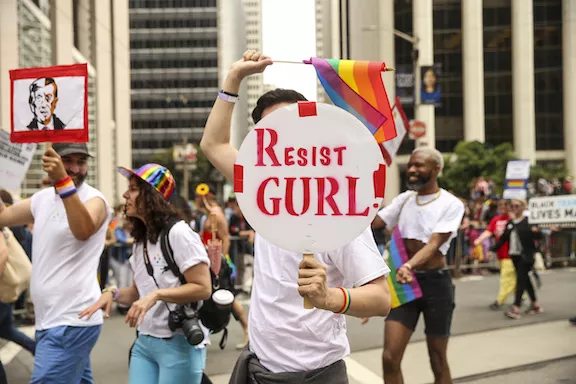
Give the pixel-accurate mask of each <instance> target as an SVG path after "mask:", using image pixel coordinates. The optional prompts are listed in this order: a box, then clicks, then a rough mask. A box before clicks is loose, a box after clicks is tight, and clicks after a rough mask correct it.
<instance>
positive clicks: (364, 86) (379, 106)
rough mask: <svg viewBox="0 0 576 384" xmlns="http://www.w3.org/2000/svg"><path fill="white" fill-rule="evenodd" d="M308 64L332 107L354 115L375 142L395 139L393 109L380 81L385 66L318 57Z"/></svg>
mask: <svg viewBox="0 0 576 384" xmlns="http://www.w3.org/2000/svg"><path fill="white" fill-rule="evenodd" d="M310 63H311V64H312V65H313V66H314V68H315V69H316V73H317V75H318V79H319V80H320V83H321V84H322V86H323V87H324V90H325V91H326V94H327V95H328V97H330V100H332V102H333V103H334V105H336V106H337V107H340V108H342V109H344V110H346V111H348V112H350V113H351V114H353V115H354V116H356V117H357V118H358V119H359V120H360V121H361V122H362V123H363V124H364V125H365V126H366V128H368V130H369V131H370V132H371V133H372V134H373V135H374V138H375V139H376V141H377V142H378V143H383V142H385V141H388V140H391V139H393V138H395V137H396V127H395V124H394V119H393V118H392V109H391V108H390V102H389V100H388V95H387V94H386V89H385V88H384V83H383V82H382V71H383V70H385V69H386V64H384V63H382V62H373V61H357V60H333V59H328V60H327V59H321V58H317V57H313V58H311V59H310Z"/></svg>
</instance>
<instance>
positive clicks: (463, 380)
mask: <svg viewBox="0 0 576 384" xmlns="http://www.w3.org/2000/svg"><path fill="white" fill-rule="evenodd" d="M574 358H576V354H574V355H569V356H563V357H558V358H555V359H549V360H544V361H539V362H537V363H530V364H524V365H518V366H516V367H510V368H505V369H498V370H495V371H490V372H484V373H479V374H477V375H470V376H463V377H458V378H455V379H453V382H454V383H470V382H474V381H475V380H479V379H486V378H490V377H494V376H500V375H502V374H506V373H513V372H518V371H526V370H531V369H537V368H542V367H545V366H546V365H548V364H552V363H557V362H561V361H564V360H570V359H574ZM430 384H433V383H430Z"/></svg>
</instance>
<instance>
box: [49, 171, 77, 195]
mask: <svg viewBox="0 0 576 384" xmlns="http://www.w3.org/2000/svg"><path fill="white" fill-rule="evenodd" d="M54 186H55V187H56V192H58V194H59V195H60V197H61V198H62V199H64V198H66V197H68V196H72V195H73V194H75V193H76V186H75V185H74V182H73V181H72V178H71V177H70V176H66V177H65V178H63V179H62V180H60V181H57V182H56V183H55V184H54Z"/></svg>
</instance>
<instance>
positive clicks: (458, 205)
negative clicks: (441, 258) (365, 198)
mask: <svg viewBox="0 0 576 384" xmlns="http://www.w3.org/2000/svg"><path fill="white" fill-rule="evenodd" d="M435 197H436V193H434V194H432V195H425V196H418V202H419V203H420V204H425V203H427V202H430V201H431V200H433V199H434V198H435ZM378 216H380V218H381V219H382V221H384V223H386V227H388V228H390V229H392V228H394V227H395V226H396V225H398V226H399V227H398V228H399V229H400V233H401V234H402V238H404V239H415V240H419V241H421V242H423V243H424V244H427V243H428V240H430V237H431V236H432V234H433V233H451V235H450V238H449V239H448V240H447V241H446V242H445V243H444V244H442V245H441V246H440V248H439V250H440V252H442V254H443V255H446V253H447V252H448V249H449V248H450V240H452V239H453V238H454V237H456V235H457V233H458V228H459V227H460V224H461V223H462V217H463V216H464V204H463V203H462V202H461V201H460V200H459V199H458V198H457V197H456V196H454V195H453V194H451V193H450V192H448V191H446V190H444V189H441V190H440V196H439V197H438V198H437V199H436V200H434V201H432V202H430V203H429V204H426V205H418V204H417V203H416V193H415V192H414V191H406V192H404V193H402V194H400V195H398V196H396V197H395V198H394V200H392V202H391V203H390V205H388V206H387V207H385V208H383V209H381V210H380V212H378Z"/></svg>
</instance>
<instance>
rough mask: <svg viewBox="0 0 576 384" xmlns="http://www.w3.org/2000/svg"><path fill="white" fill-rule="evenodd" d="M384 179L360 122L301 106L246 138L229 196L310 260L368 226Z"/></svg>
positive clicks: (336, 111) (260, 227)
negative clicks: (234, 197)
mask: <svg viewBox="0 0 576 384" xmlns="http://www.w3.org/2000/svg"><path fill="white" fill-rule="evenodd" d="M385 174H386V165H385V164H384V159H383V157H382V153H381V151H380V149H379V145H378V143H377V142H376V140H375V139H374V137H373V136H372V134H371V133H370V132H369V131H368V130H367V129H366V127H365V126H364V125H363V123H362V122H360V120H358V119H357V118H355V117H354V116H353V115H352V114H350V113H347V112H346V111H344V110H342V109H340V108H338V107H335V106H332V105H328V104H319V103H318V104H317V103H315V102H300V103H298V104H291V105H289V106H286V107H283V108H279V109H277V110H276V111H274V112H272V113H271V114H270V115H268V116H266V117H265V118H263V119H262V120H261V121H260V122H259V123H258V124H257V125H256V127H255V128H254V129H253V130H251V131H250V132H249V133H248V135H247V136H246V138H245V139H244V142H243V143H242V146H241V147H240V150H239V153H238V158H237V160H236V164H235V166H234V192H235V194H236V198H237V199H238V203H239V205H240V208H241V209H242V212H243V213H244V216H245V217H246V219H247V221H248V222H249V223H250V225H251V226H252V228H254V230H255V231H256V232H257V233H258V234H259V235H261V236H262V237H264V238H265V239H267V240H268V241H270V242H271V243H273V244H275V245H276V246H278V247H280V248H283V249H286V250H290V251H295V252H299V253H303V254H304V255H305V257H313V254H314V253H317V252H327V251H332V250H335V249H337V248H339V247H341V246H343V245H345V244H346V243H348V242H350V241H352V240H353V239H354V238H356V237H357V236H359V235H360V234H361V233H362V232H363V231H364V230H366V228H368V227H369V226H370V223H371V222H372V220H373V218H374V216H375V215H376V213H377V211H378V209H379V207H380V204H381V203H382V200H383V198H384V189H385V176H386V175H385ZM305 307H306V308H309V305H306V302H305Z"/></svg>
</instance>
